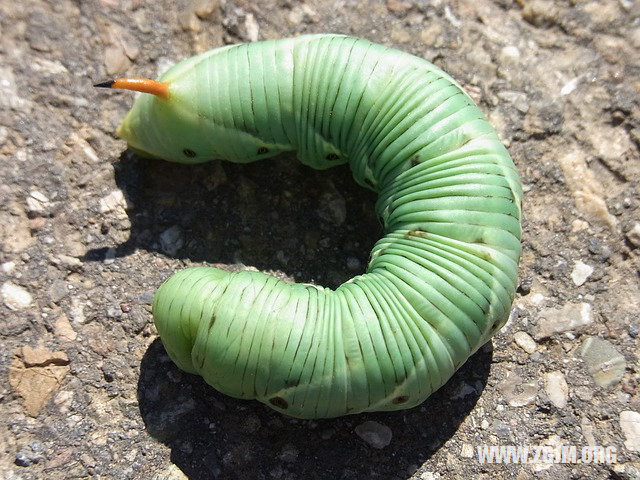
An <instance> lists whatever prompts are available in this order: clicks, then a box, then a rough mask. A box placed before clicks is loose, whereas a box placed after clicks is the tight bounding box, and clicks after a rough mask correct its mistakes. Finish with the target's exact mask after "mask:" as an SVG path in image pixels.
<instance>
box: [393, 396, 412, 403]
mask: <svg viewBox="0 0 640 480" xmlns="http://www.w3.org/2000/svg"><path fill="white" fill-rule="evenodd" d="M408 400H409V395H398V396H397V397H396V398H394V399H393V400H391V403H393V404H394V405H402V404H403V403H407V401H408Z"/></svg>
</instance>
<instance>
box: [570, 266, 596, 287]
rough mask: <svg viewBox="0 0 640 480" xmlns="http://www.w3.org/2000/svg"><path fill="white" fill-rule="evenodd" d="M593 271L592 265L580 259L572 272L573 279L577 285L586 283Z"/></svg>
mask: <svg viewBox="0 0 640 480" xmlns="http://www.w3.org/2000/svg"><path fill="white" fill-rule="evenodd" d="M592 273H593V267H592V266H591V265H587V264H586V263H584V262H582V261H581V260H578V261H577V262H576V263H575V266H574V267H573V271H572V272H571V280H573V283H574V285H575V286H576V287H579V286H581V285H584V284H585V282H586V281H587V279H588V278H589V277H590V276H591V274H592Z"/></svg>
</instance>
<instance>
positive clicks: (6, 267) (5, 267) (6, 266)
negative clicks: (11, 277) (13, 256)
mask: <svg viewBox="0 0 640 480" xmlns="http://www.w3.org/2000/svg"><path fill="white" fill-rule="evenodd" d="M1 267H2V271H3V272H4V273H12V272H13V271H14V270H15V268H16V262H4V263H3V264H2V266H1Z"/></svg>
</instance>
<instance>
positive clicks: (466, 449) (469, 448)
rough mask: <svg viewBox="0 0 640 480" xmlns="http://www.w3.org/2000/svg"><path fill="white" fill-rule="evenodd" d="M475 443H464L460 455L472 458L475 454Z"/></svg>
mask: <svg viewBox="0 0 640 480" xmlns="http://www.w3.org/2000/svg"><path fill="white" fill-rule="evenodd" d="M474 453H475V452H474V451H473V445H471V444H470V443H463V444H462V449H461V450H460V456H461V457H463V458H471V457H473V455H474Z"/></svg>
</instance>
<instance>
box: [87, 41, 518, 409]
mask: <svg viewBox="0 0 640 480" xmlns="http://www.w3.org/2000/svg"><path fill="white" fill-rule="evenodd" d="M99 86H107V87H114V88H128V89H134V90H139V91H143V92H147V93H152V94H153V95H141V96H140V97H139V98H137V99H136V101H135V103H134V105H133V108H132V109H131V111H130V112H129V113H128V115H127V117H126V118H125V120H124V122H123V123H122V125H121V126H120V128H119V130H118V135H119V136H120V137H122V138H124V139H125V140H126V141H127V142H128V144H129V145H130V147H131V148H132V149H133V150H134V151H138V152H141V153H142V154H144V155H146V156H150V157H154V158H162V159H165V160H169V161H173V162H180V163H187V164H193V163H200V162H207V161H210V160H213V159H224V160H229V161H232V162H242V163H245V162H252V161H255V160H259V159H263V158H267V157H271V156H274V155H277V154H279V153H281V152H286V151H294V150H295V151H297V155H298V158H299V160H300V161H301V162H302V163H304V164H305V165H309V166H311V167H313V168H317V169H324V168H328V167H331V166H334V165H338V164H341V163H348V164H349V166H350V167H351V170H352V172H353V177H354V179H355V180H356V182H357V183H359V184H360V185H362V186H365V187H367V188H370V189H372V190H374V191H376V192H377V193H378V194H379V198H378V201H377V203H376V206H375V209H376V212H377V214H378V215H379V217H380V218H381V219H382V222H383V224H384V231H385V235H384V237H383V238H382V239H381V240H380V241H378V242H377V243H376V245H375V247H374V248H373V251H372V253H371V261H370V262H369V265H368V268H367V272H366V273H365V274H363V275H359V276H356V277H355V278H352V279H351V280H349V281H348V282H346V283H344V284H343V285H340V286H339V287H338V288H337V289H336V290H331V289H328V288H323V287H320V286H316V285H306V284H288V283H285V282H283V281H280V280H278V279H276V278H274V277H271V276H268V275H265V274H262V273H256V272H248V271H243V272H237V273H229V272H226V271H223V270H220V269H216V268H209V267H199V268H190V269H187V270H184V271H181V272H179V273H177V274H175V275H173V276H172V277H171V278H170V279H169V280H167V281H166V282H165V283H164V284H163V285H162V286H161V287H160V289H159V290H158V292H157V293H156V295H155V298H154V302H153V317H154V321H155V324H156V327H157V329H158V332H159V334H160V337H161V338H162V342H163V343H164V346H165V348H166V350H167V353H168V354H169V356H170V357H171V358H172V359H173V361H174V362H175V363H176V364H177V365H178V366H179V367H180V368H181V369H182V370H185V371H187V372H190V373H195V374H199V375H202V377H204V379H205V381H206V382H207V383H208V384H210V385H212V386H213V387H214V388H216V389H217V390H219V391H221V392H223V393H225V394H227V395H231V396H233V397H238V398H247V399H252V398H255V399H257V400H259V401H261V402H263V403H265V404H266V405H269V406H270V407H272V408H274V409H276V410H278V411H280V412H283V413H286V414H288V415H291V416H294V417H300V418H322V417H337V416H340V415H346V414H353V413H358V412H364V411H379V410H398V409H404V408H410V407H413V406H415V405H418V404H420V403H421V402H423V401H424V400H425V399H426V398H427V397H428V396H429V395H430V394H431V393H432V392H434V391H435V390H436V389H438V388H439V387H440V386H442V385H443V384H444V383H445V382H446V381H447V380H448V379H449V378H450V377H451V376H452V375H453V373H454V372H455V371H456V370H457V369H458V368H459V367H460V366H461V365H462V364H463V363H464V362H465V361H466V360H467V359H468V358H469V356H470V355H471V354H473V353H474V352H475V351H476V350H477V349H478V348H479V347H480V346H482V345H483V344H484V343H485V342H486V341H487V340H488V339H489V338H490V337H491V335H492V334H493V333H495V332H496V331H497V330H498V329H499V328H500V327H501V326H502V325H503V324H504V323H505V322H506V320H507V318H508V315H509V311H510V308H511V303H512V300H513V297H514V295H515V289H516V285H517V267H518V261H519V257H520V252H521V247H520V235H521V226H520V217H521V198H522V188H521V184H520V180H519V177H518V174H517V172H516V169H515V166H514V164H513V162H512V160H511V158H510V157H509V154H508V153H507V151H506V149H505V148H504V147H503V145H502V144H501V143H500V141H499V139H498V137H497V135H496V133H495V131H494V130H493V128H492V127H491V126H490V125H489V123H488V122H487V120H486V118H485V117H484V115H483V114H482V112H481V111H480V109H479V108H478V107H477V106H476V105H474V103H473V101H472V100H471V99H470V97H469V96H468V95H467V94H466V93H465V92H464V91H463V90H462V89H461V87H460V86H459V85H458V84H457V83H456V82H455V81H454V80H453V79H452V78H451V77H449V76H448V75H447V74H446V73H444V72H443V71H441V70H440V69H438V68H437V67H435V66H434V65H432V64H430V63H429V62H427V61H425V60H423V59H420V58H417V57H414V56H412V55H409V54H407V53H403V52H400V51H397V50H393V49H391V48H387V47H384V46H381V45H376V44H374V43H370V42H368V41H366V40H362V39H357V38H352V37H347V36H341V35H308V36H301V37H298V38H293V39H282V40H273V41H265V42H259V43H251V44H242V45H234V46H227V47H224V48H219V49H217V50H212V51H210V52H207V53H204V54H201V55H198V56H195V57H192V58H189V59H187V60H184V61H183V62H181V63H179V64H177V65H175V66H174V67H173V68H172V69H171V70H169V71H168V72H167V73H166V74H164V75H163V76H162V77H161V78H160V79H159V80H158V81H154V80H147V79H117V80H114V81H112V82H107V83H105V84H100V85H99Z"/></svg>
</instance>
